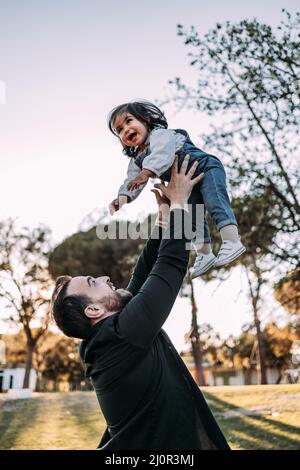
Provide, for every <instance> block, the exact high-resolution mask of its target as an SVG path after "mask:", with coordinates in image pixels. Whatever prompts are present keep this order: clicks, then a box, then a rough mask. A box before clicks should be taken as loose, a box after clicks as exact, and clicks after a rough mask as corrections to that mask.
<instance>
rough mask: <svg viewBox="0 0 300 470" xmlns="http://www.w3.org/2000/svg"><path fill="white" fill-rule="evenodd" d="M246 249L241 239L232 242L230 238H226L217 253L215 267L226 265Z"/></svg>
mask: <svg viewBox="0 0 300 470" xmlns="http://www.w3.org/2000/svg"><path fill="white" fill-rule="evenodd" d="M245 251H246V248H245V247H244V245H243V244H242V242H241V241H240V240H238V241H237V242H232V241H230V240H224V241H223V243H222V245H221V248H220V251H219V253H218V254H217V259H216V262H215V264H214V267H215V268H218V267H220V266H224V265H225V264H229V263H231V262H232V261H234V260H235V259H236V258H238V257H239V256H241V254H242V253H244V252H245Z"/></svg>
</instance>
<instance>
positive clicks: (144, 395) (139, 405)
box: [52, 156, 229, 450]
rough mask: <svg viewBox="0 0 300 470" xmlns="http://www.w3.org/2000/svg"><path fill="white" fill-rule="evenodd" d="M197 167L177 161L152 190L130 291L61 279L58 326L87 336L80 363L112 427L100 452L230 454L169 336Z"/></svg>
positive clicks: (105, 282)
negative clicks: (153, 207) (153, 203)
mask: <svg viewBox="0 0 300 470" xmlns="http://www.w3.org/2000/svg"><path fill="white" fill-rule="evenodd" d="M196 164H197V162H196ZM196 164H194V165H192V166H191V168H190V169H189V171H188V172H187V173H186V171H187V168H188V156H187V157H186V158H185V159H184V161H183V164H182V166H181V168H180V169H178V159H177V158H176V159H175V162H174V164H173V167H172V178H171V181H170V183H169V185H168V186H167V187H166V186H164V185H163V184H156V185H155V186H156V188H158V189H160V190H161V191H162V193H163V196H161V195H160V194H159V192H158V191H157V190H153V191H154V192H155V196H156V199H157V202H158V205H159V212H158V218H157V223H156V225H155V227H154V230H153V232H152V234H151V236H150V238H149V240H148V241H147V243H146V245H145V247H144V249H143V251H142V253H141V255H140V257H139V259H138V262H137V264H136V266H135V269H134V272H133V274H132V277H131V280H130V282H129V284H128V286H127V288H126V289H116V288H115V287H114V285H113V284H112V282H111V280H110V278H109V277H108V276H101V277H98V278H93V277H91V276H77V277H74V278H71V277H70V276H61V277H60V278H58V279H57V281H56V286H55V289H54V293H53V297H52V312H53V316H54V319H55V321H56V323H57V325H58V326H59V328H60V329H61V330H62V331H63V332H64V333H65V334H66V335H68V336H73V337H76V338H81V339H83V341H82V343H81V346H80V356H81V358H82V360H83V362H84V363H85V366H86V376H87V377H90V378H91V380H92V383H93V386H94V389H95V391H96V394H97V398H98V402H99V405H100V408H101V411H102V413H103V415H104V417H105V420H106V422H107V428H106V430H105V433H104V435H103V436H102V439H101V441H100V444H99V446H98V448H100V449H102V450H140V449H145V450H192V449H194V450H197V449H198V450H204V449H205V450H206V449H215V450H217V449H226V450H227V449H229V446H228V444H227V442H226V439H225V437H224V436H223V434H222V432H221V430H220V428H219V426H218V424H217V423H216V421H215V419H214V417H213V415H212V413H211V411H210V409H209V407H208V405H207V403H206V401H205V399H204V397H203V395H202V393H201V391H200V390H199V388H198V387H197V385H196V383H195V382H194V380H193V378H192V376H191V374H190V373H189V371H188V369H187V368H186V366H185V364H184V363H183V361H182V359H181V358H180V356H179V354H178V353H177V351H176V349H175V348H174V346H173V345H172V343H171V341H170V339H169V338H168V336H167V334H166V333H165V332H164V331H163V330H162V326H163V324H164V322H165V321H166V319H167V317H168V315H169V313H170V312H171V309H172V307H173V304H174V302H175V300H176V297H177V294H178V292H179V289H180V287H181V284H182V281H183V278H184V276H185V274H186V270H187V265H188V258H189V252H188V249H187V243H188V242H189V241H190V239H191V237H190V238H189V237H188V236H187V235H186V232H187V230H186V227H183V223H186V221H187V218H188V217H189V213H188V212H186V210H185V209H186V207H187V202H188V197H189V195H190V193H191V191H192V188H193V187H194V185H195V184H197V183H198V182H199V181H200V179H201V178H202V177H203V174H202V175H199V176H197V177H195V178H194V179H192V176H193V174H194V172H195V170H196ZM166 202H169V203H170V209H169V206H168V204H166ZM179 221H180V222H179ZM190 224H191V217H190ZM179 234H181V235H180V236H178V235H179Z"/></svg>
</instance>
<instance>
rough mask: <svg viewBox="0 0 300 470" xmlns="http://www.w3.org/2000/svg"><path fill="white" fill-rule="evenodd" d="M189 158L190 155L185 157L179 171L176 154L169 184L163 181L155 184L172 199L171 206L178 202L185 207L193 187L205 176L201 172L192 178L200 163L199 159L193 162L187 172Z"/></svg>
mask: <svg viewBox="0 0 300 470" xmlns="http://www.w3.org/2000/svg"><path fill="white" fill-rule="evenodd" d="M189 158H190V156H189V155H186V156H185V157H184V160H183V163H182V165H181V168H180V171H178V156H176V157H175V160H174V163H173V165H172V170H171V180H170V182H169V184H168V186H164V185H163V184H161V183H157V184H155V185H154V187H155V188H157V189H160V190H161V192H162V193H163V195H164V196H166V197H167V198H168V199H169V200H170V202H171V206H173V205H174V204H178V205H180V206H182V207H183V206H184V205H185V204H186V203H187V200H188V198H189V195H190V194H191V191H192V189H193V187H194V186H195V185H196V184H197V183H199V181H200V180H201V179H202V178H203V177H204V173H201V174H200V175H198V176H196V177H195V178H194V179H192V176H193V175H194V173H195V171H196V168H197V166H198V164H199V163H198V162H197V161H196V162H194V163H193V165H192V166H191V168H190V169H189V171H188V172H187V174H186V170H187V166H188V162H189Z"/></svg>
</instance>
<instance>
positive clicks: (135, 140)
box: [113, 113, 148, 147]
mask: <svg viewBox="0 0 300 470" xmlns="http://www.w3.org/2000/svg"><path fill="white" fill-rule="evenodd" d="M113 127H114V129H115V130H116V132H117V134H118V136H119V139H120V140H121V142H122V143H123V144H124V145H127V146H128V147H136V146H139V145H141V144H143V143H144V142H145V140H146V138H147V136H148V129H147V127H146V126H145V124H143V123H142V122H141V121H139V120H138V119H137V118H136V117H134V116H133V115H132V114H130V113H124V114H121V115H120V116H117V117H116V119H115V121H114V123H113Z"/></svg>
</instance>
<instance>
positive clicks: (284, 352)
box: [264, 323, 299, 383]
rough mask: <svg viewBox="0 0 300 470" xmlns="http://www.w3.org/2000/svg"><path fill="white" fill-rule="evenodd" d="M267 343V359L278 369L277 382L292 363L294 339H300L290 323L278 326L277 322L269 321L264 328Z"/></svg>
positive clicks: (270, 365)
mask: <svg viewBox="0 0 300 470" xmlns="http://www.w3.org/2000/svg"><path fill="white" fill-rule="evenodd" d="M264 337H265V343H266V359H267V363H268V366H269V367H274V368H276V369H277V370H278V378H277V381H276V383H280V381H281V379H282V371H283V369H284V368H287V367H289V366H290V365H291V356H292V355H291V346H292V344H293V341H295V340H296V339H299V337H297V335H296V334H295V333H294V332H293V331H292V328H291V325H290V324H288V325H286V326H285V327H283V328H278V326H277V325H276V324H275V323H268V324H267V325H266V326H265V328H264Z"/></svg>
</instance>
